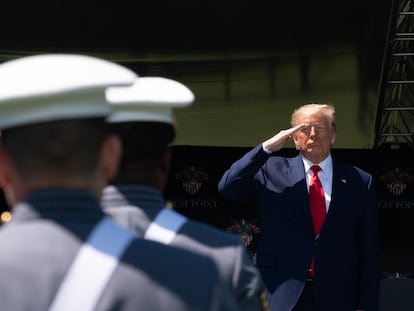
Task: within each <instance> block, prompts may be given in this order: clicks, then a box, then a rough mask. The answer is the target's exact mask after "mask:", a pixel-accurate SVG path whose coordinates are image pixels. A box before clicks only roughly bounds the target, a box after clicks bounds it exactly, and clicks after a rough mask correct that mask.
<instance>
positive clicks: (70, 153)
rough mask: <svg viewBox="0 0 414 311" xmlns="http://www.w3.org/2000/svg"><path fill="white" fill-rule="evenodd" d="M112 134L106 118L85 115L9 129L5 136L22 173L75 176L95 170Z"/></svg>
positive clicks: (7, 145)
mask: <svg viewBox="0 0 414 311" xmlns="http://www.w3.org/2000/svg"><path fill="white" fill-rule="evenodd" d="M108 134H109V131H108V126H107V124H106V122H105V119H104V118H85V119H76V120H59V121H52V122H45V123H39V124H33V125H27V126H20V127H16V128H12V129H6V130H4V131H3V132H2V134H1V140H2V143H3V145H4V147H5V148H6V150H7V151H8V153H9V154H10V156H11V157H12V161H13V163H14V164H15V166H16V170H17V171H18V173H19V174H20V175H21V176H35V175H39V176H42V175H47V174H52V173H53V174H55V175H57V174H63V175H66V176H71V175H73V174H75V175H77V174H85V173H91V172H94V170H95V169H96V166H97V163H98V160H99V153H100V148H101V145H102V142H103V139H104V137H105V136H106V135H108ZM28 174H29V175H28Z"/></svg>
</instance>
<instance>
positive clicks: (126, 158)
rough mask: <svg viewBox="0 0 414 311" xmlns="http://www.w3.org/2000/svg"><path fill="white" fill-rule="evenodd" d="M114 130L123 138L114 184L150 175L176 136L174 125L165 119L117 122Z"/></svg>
mask: <svg viewBox="0 0 414 311" xmlns="http://www.w3.org/2000/svg"><path fill="white" fill-rule="evenodd" d="M111 129H112V131H113V132H114V133H116V134H117V135H118V136H119V137H120V138H121V141H122V149H123V151H122V157H121V162H120V165H119V168H118V174H117V176H116V177H115V178H114V180H113V181H112V182H114V183H122V182H130V181H137V180H141V179H143V178H149V177H150V176H151V175H152V173H153V172H154V170H156V169H157V168H158V166H159V165H160V161H161V159H162V158H163V157H164V156H165V154H166V153H167V152H168V147H169V144H170V143H171V142H172V141H173V140H174V138H175V129H174V127H173V125H171V124H168V123H164V122H127V123H114V124H112V125H111Z"/></svg>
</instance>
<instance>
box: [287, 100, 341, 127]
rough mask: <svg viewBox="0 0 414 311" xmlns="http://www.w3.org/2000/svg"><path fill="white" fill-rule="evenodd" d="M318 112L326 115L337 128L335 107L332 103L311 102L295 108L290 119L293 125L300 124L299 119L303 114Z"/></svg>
mask: <svg viewBox="0 0 414 311" xmlns="http://www.w3.org/2000/svg"><path fill="white" fill-rule="evenodd" d="M313 114H318V115H322V116H324V117H326V118H327V119H328V120H329V121H330V123H331V125H332V127H333V128H334V129H335V128H336V126H335V107H334V106H332V105H330V104H318V103H310V104H306V105H303V106H301V107H299V108H297V109H295V110H294V111H293V113H292V117H291V119H290V124H291V126H292V127H293V126H296V125H298V119H300V118H301V117H302V116H303V115H313Z"/></svg>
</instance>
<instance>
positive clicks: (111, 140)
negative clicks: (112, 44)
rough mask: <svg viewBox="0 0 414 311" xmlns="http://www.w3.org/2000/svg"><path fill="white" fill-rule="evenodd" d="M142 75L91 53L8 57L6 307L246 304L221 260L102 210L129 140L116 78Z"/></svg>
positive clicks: (1, 106)
mask: <svg viewBox="0 0 414 311" xmlns="http://www.w3.org/2000/svg"><path fill="white" fill-rule="evenodd" d="M135 79H136V74H135V73H133V72H132V71H130V70H128V69H127V68H124V67H122V66H119V65H117V64H115V63H112V62H108V61H105V60H102V59H97V58H94V57H89V56H83V55H65V54H52V55H49V54H47V55H36V56H28V57H23V58H21V59H16V60H12V61H9V62H6V63H3V64H1V65H0V86H1V87H0V128H1V130H2V133H1V142H2V143H1V146H0V167H1V170H0V181H1V185H2V187H3V190H4V192H5V194H6V197H7V199H8V202H9V204H10V205H11V206H12V214H13V216H12V220H11V221H10V222H9V223H7V224H5V225H3V226H2V228H1V230H0V248H1V252H0V275H1V279H0V300H1V309H2V310H14V311H28V310H30V311H45V310H49V311H66V310H67V311H72V310H82V311H93V310H94V311H109V310H119V311H127V310H130V311H132V310H159V311H164V310H168V311H171V310H175V311H182V310H191V311H194V310H206V311H209V310H223V311H227V310H229V309H230V310H239V308H238V307H237V306H236V304H235V302H234V299H233V296H231V295H228V293H227V292H226V287H225V286H223V284H222V282H221V279H220V278H219V275H218V271H217V268H216V266H215V264H214V263H213V261H212V260H210V259H209V258H207V257H205V256H200V255H196V254H194V253H191V252H187V251H184V250H180V249H176V248H172V247H168V246H165V245H162V244H160V243H155V242H153V241H147V240H144V239H136V238H135V235H133V234H132V233H131V232H129V231H128V230H126V229H124V228H122V227H121V226H118V225H116V224H115V223H114V222H113V221H111V220H110V219H109V218H108V217H106V216H105V214H104V213H103V212H102V208H101V206H100V204H99V198H100V194H101V191H102V188H103V187H104V185H106V183H107V181H108V180H109V179H110V178H112V177H113V176H114V174H115V172H116V171H117V167H118V163H119V158H120V154H121V148H122V147H121V143H120V141H119V138H118V137H117V136H116V135H113V134H111V133H110V132H109V131H108V128H107V124H106V121H105V118H106V116H107V115H108V114H109V112H110V110H111V109H110V106H109V104H108V103H107V102H106V100H105V89H106V88H107V87H108V86H120V85H130V84H132V83H133V82H134V81H135Z"/></svg>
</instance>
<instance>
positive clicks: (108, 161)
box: [100, 134, 122, 182]
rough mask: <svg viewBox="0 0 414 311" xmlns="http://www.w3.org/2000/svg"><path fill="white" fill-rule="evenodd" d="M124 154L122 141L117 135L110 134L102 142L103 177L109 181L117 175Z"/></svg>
mask: <svg viewBox="0 0 414 311" xmlns="http://www.w3.org/2000/svg"><path fill="white" fill-rule="evenodd" d="M121 155H122V143H121V140H120V138H119V137H118V136H117V135H114V134H112V135H109V136H108V137H106V138H105V139H104V141H103V143H102V148H101V167H100V172H101V174H102V177H103V178H104V179H105V180H106V181H107V182H108V181H109V180H111V179H112V178H113V177H115V175H116V173H117V172H118V166H119V163H120V160H121Z"/></svg>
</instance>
